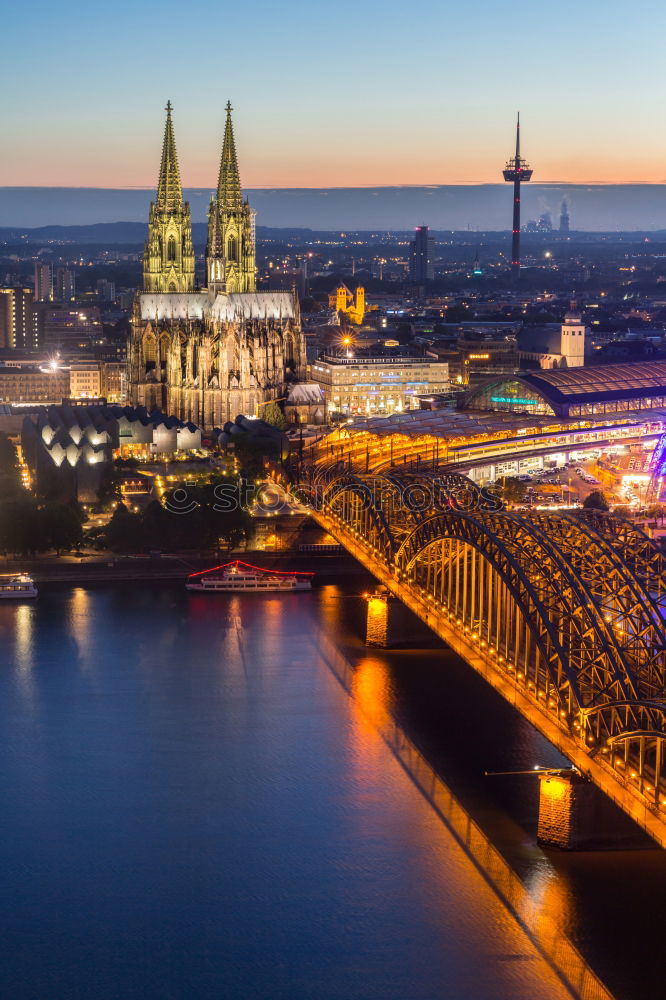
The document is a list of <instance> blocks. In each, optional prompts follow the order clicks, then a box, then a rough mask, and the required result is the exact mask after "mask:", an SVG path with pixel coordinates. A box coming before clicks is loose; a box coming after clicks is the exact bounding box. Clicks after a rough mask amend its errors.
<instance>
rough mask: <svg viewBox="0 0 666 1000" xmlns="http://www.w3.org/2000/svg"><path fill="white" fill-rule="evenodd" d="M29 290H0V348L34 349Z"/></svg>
mask: <svg viewBox="0 0 666 1000" xmlns="http://www.w3.org/2000/svg"><path fill="white" fill-rule="evenodd" d="M36 346H37V334H36V330H35V321H34V313H33V293H32V290H31V289H30V288H0V347H11V348H24V347H36Z"/></svg>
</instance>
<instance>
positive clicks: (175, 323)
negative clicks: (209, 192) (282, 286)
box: [129, 104, 305, 429]
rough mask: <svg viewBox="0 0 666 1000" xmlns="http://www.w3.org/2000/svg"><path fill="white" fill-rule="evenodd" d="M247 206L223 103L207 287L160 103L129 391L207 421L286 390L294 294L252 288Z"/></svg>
mask: <svg viewBox="0 0 666 1000" xmlns="http://www.w3.org/2000/svg"><path fill="white" fill-rule="evenodd" d="M254 247H255V238H254V216H253V213H252V211H251V209H250V207H249V205H248V203H247V201H243V199H242V194H241V185H240V175H239V171H238V163H237V158H236V148H235V142H234V134H233V127H232V122H231V106H230V105H227V115H226V126H225V132H224V142H223V149H222V157H221V162H220V171H219V178H218V186H217V192H216V195H215V197H214V199H213V201H212V203H211V206H210V210H209V225H208V243H207V248H206V279H207V287H206V288H203V289H197V288H196V287H195V276H194V252H193V250H192V226H191V220H190V209H189V205H188V204H187V202H185V201H184V200H183V193H182V187H181V183H180V173H179V169H178V159H177V155H176V144H175V138H174V131H173V122H172V118H171V106H170V104H169V105H167V121H166V127H165V133H164V144H163V149H162V160H161V165H160V175H159V181H158V186H157V196H156V200H155V202H154V203H153V205H152V206H151V210H150V218H149V223H148V240H147V242H146V252H145V257H144V279H143V291H142V292H140V293H138V294H137V296H136V298H135V302H134V309H133V314H132V334H131V337H130V344H129V397H130V400H131V402H132V403H135V404H138V405H141V406H145V407H146V408H147V409H148V410H151V409H153V408H157V409H160V410H164V411H165V412H169V413H174V414H176V415H177V416H178V417H179V418H180V419H182V420H187V421H192V422H194V423H195V424H199V425H202V426H205V427H207V428H209V429H212V428H215V427H221V426H222V425H223V424H224V423H225V422H226V421H227V420H229V419H233V418H234V417H236V416H237V415H238V414H239V413H250V414H253V413H255V411H256V408H257V406H258V405H259V404H260V403H264V402H268V401H269V400H271V399H278V398H281V397H284V396H285V395H286V388H287V385H288V383H289V382H290V381H292V380H295V379H297V378H298V377H299V376H300V375H301V373H302V372H303V370H304V365H305V343H304V340H303V334H302V331H301V324H300V311H299V305H298V299H297V297H296V295H295V294H293V293H291V292H278V291H276V292H257V291H255V249H254Z"/></svg>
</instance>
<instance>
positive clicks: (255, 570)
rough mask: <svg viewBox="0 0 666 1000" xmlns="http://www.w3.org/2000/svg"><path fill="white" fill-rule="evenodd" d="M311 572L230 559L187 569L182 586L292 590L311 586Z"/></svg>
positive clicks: (236, 590)
mask: <svg viewBox="0 0 666 1000" xmlns="http://www.w3.org/2000/svg"><path fill="white" fill-rule="evenodd" d="M313 576H314V573H302V572H300V571H299V570H295V571H294V570H278V569H262V568H261V567H260V566H252V565H250V563H246V562H241V560H240V559H234V561H233V562H229V563H224V565H222V566H213V567H212V568H211V569H202V570H200V571H199V572H198V573H190V575H189V576H188V578H187V582H186V584H185V586H186V587H187V589H188V590H198V591H205V592H206V593H208V592H211V593H212V592H214V591H233V592H234V593H245V594H248V593H262V594H263V593H266V592H267V591H280V592H284V593H293V592H294V591H296V590H311V589H312V584H311V582H310V581H311V578H312V577H313Z"/></svg>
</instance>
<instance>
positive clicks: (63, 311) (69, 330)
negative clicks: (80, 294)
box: [40, 305, 102, 352]
mask: <svg viewBox="0 0 666 1000" xmlns="http://www.w3.org/2000/svg"><path fill="white" fill-rule="evenodd" d="M40 320H41V325H42V331H41V337H40V345H43V346H44V347H45V348H47V349H48V350H50V351H65V352H67V351H78V350H81V349H85V348H88V347H91V346H92V345H93V344H94V342H95V340H97V339H99V337H100V336H101V334H102V320H101V317H100V312H99V309H98V308H97V306H65V305H62V306H51V307H50V308H48V309H44V310H42V311H41V316H40Z"/></svg>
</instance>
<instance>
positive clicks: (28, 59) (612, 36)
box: [0, 0, 666, 187]
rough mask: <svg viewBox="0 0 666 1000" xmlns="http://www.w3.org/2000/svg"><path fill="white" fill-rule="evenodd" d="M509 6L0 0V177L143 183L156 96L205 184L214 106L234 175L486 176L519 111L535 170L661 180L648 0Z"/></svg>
mask: <svg viewBox="0 0 666 1000" xmlns="http://www.w3.org/2000/svg"><path fill="white" fill-rule="evenodd" d="M511 8H512V5H510V4H508V3H506V0H477V2H476V3H461V2H460V0H457V2H455V3H452V2H448V0H412V2H411V3H409V4H405V3H404V2H403V0H382V2H377V0H364V2H358V0H354V2H351V0H338V2H337V3H336V4H335V5H331V4H324V3H314V2H313V0H307V2H306V0H282V2H280V3H278V2H267V0H254V2H253V3H251V4H249V3H247V2H246V3H234V4H232V3H229V2H226V3H224V2H220V0H215V2H210V0H202V2H199V3H197V2H196V0H195V3H193V4H189V5H188V4H182V3H175V2H173V0H163V2H161V3H153V2H149V3H145V2H144V3H141V2H139V3H138V4H134V3H130V2H129V0H117V2H116V3H115V4H113V5H111V6H109V5H104V6H103V5H97V4H90V3H83V2H79V0H63V2H62V3H60V4H54V3H53V2H52V0H49V2H48V3H45V2H44V0H33V2H32V3H31V4H30V7H29V11H28V9H27V8H25V7H21V6H20V5H18V4H13V5H11V6H6V7H5V11H4V14H3V36H4V42H5V44H4V45H3V60H2V66H1V67H0V78H1V79H2V91H3V94H4V95H5V99H4V101H3V111H2V119H3V125H2V140H3V142H2V145H3V151H2V158H1V160H0V185H71V186H86V187H89V186H90V187H128V186H129V187H133V186H140V187H152V186H154V184H155V182H156V177H157V169H158V162H159V153H160V145H161V139H162V131H163V118H164V111H163V108H164V105H165V103H166V101H167V98H169V99H171V101H172V102H173V104H174V108H175V112H174V121H175V128H176V138H177V143H178V151H179V157H180V164H181V175H182V178H183V182H184V183H185V184H186V185H187V186H190V187H212V186H214V184H215V179H216V174H217V160H218V157H219V148H220V144H221V133H222V125H223V109H224V104H225V102H226V100H227V98H230V99H231V101H232V103H233V105H234V108H235V111H234V119H235V125H236V138H237V145H238V150H239V156H240V160H241V172H242V179H243V184H244V185H245V186H247V187H260V186H270V187H331V186H347V185H353V186H358V185H385V184H451V183H453V184H455V183H485V182H489V181H493V182H494V181H498V180H500V171H501V168H502V165H503V160H504V159H505V158H506V157H507V156H509V154H510V153H511V147H512V133H513V127H514V118H515V112H516V110H517V109H518V108H519V109H520V111H521V117H522V122H523V135H524V143H523V148H524V153H525V154H526V156H527V157H528V159H529V160H530V162H531V164H532V166H533V167H534V171H535V172H534V180H535V181H536V180H539V181H570V182H578V183H580V182H614V183H618V182H619V183H625V182H626V183H631V182H651V183H663V182H666V126H665V125H664V121H663V118H664V108H665V106H666V78H665V77H664V74H663V68H662V63H663V52H662V49H663V39H664V32H665V29H666V12H665V8H663V7H661V5H658V4H656V3H654V2H652V0H650V2H647V0H634V2H633V3H632V4H630V5H628V4H627V3H626V2H624V0H622V2H621V0H584V2H582V0H576V2H574V0H558V2H557V3H555V4H544V3H543V2H539V0H534V2H533V3H532V5H531V6H529V5H527V4H521V5H518V8H516V7H515V5H514V9H517V10H518V13H517V14H516V15H515V16H513V19H512V14H511ZM405 11H407V12H408V16H405ZM10 95H11V96H10Z"/></svg>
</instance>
